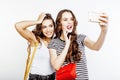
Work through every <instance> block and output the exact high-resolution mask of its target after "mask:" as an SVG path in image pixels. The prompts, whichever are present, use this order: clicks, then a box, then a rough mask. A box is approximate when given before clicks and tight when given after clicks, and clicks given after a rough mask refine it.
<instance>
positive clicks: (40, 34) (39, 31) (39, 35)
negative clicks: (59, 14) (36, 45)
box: [32, 13, 55, 42]
mask: <svg viewBox="0 0 120 80" xmlns="http://www.w3.org/2000/svg"><path fill="white" fill-rule="evenodd" d="M46 19H47V20H48V19H49V20H52V22H53V26H54V29H55V22H54V19H53V18H52V16H51V14H50V13H46V16H45V17H44V19H43V21H44V20H46ZM32 32H33V33H34V35H35V37H36V39H37V40H38V41H39V42H40V38H42V39H43V38H45V37H46V36H45V35H44V34H43V32H42V23H41V24H37V25H36V28H35V29H34V30H33V31H32ZM52 37H53V36H52ZM52 37H51V38H52Z"/></svg>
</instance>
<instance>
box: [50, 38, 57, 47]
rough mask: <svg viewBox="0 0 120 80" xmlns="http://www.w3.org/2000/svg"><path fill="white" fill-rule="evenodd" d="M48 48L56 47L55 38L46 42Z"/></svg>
mask: <svg viewBox="0 0 120 80" xmlns="http://www.w3.org/2000/svg"><path fill="white" fill-rule="evenodd" d="M48 49H56V40H55V39H52V40H51V41H50V43H49V44H48Z"/></svg>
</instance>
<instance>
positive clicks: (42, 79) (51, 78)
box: [28, 73, 55, 80]
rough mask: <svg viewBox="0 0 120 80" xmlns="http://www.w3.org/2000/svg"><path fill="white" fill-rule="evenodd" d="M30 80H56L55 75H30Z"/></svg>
mask: <svg viewBox="0 0 120 80" xmlns="http://www.w3.org/2000/svg"><path fill="white" fill-rule="evenodd" d="M28 80H55V73H52V74H50V75H46V76H43V75H38V74H31V73H30V74H29V79H28Z"/></svg>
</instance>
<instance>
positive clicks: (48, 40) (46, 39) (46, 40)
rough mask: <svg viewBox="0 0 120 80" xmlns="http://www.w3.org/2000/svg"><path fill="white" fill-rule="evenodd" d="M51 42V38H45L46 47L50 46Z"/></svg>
mask: <svg viewBox="0 0 120 80" xmlns="http://www.w3.org/2000/svg"><path fill="white" fill-rule="evenodd" d="M50 40H51V38H44V39H43V42H44V44H45V45H46V46H48V44H49V43H50Z"/></svg>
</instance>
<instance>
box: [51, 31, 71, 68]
mask: <svg viewBox="0 0 120 80" xmlns="http://www.w3.org/2000/svg"><path fill="white" fill-rule="evenodd" d="M63 32H64V35H65V36H64V37H65V47H64V49H63V50H62V52H61V53H59V54H60V55H58V56H57V53H56V50H55V49H49V51H50V57H51V64H52V66H53V68H54V69H55V70H59V68H60V67H61V66H62V64H63V63H64V61H65V58H66V55H67V52H68V49H69V46H70V38H71V36H70V37H69V38H68V37H67V34H66V32H65V31H63Z"/></svg>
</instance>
